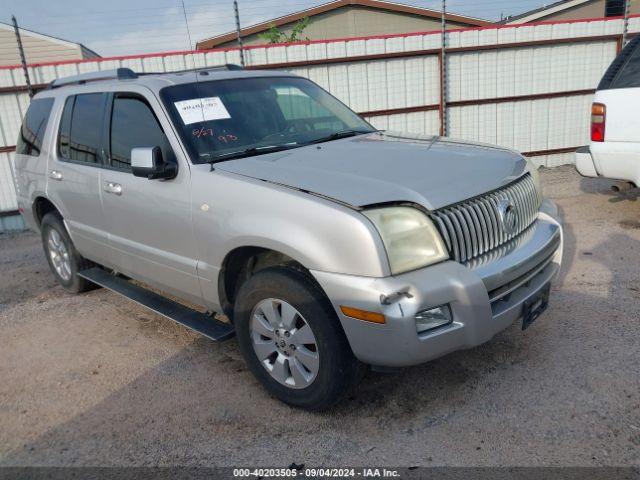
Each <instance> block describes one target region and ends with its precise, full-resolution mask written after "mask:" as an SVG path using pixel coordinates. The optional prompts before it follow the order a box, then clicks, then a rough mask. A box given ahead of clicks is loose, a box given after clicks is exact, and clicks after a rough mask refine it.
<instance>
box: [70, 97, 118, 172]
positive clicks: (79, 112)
mask: <svg viewBox="0 0 640 480" xmlns="http://www.w3.org/2000/svg"><path fill="white" fill-rule="evenodd" d="M105 98H106V95H105V94H103V93H87V94H82V95H76V96H73V97H69V98H67V100H66V102H65V105H64V110H63V112H62V119H61V121H60V131H59V133H58V153H59V155H60V156H61V157H62V158H64V159H67V160H72V161H75V162H83V163H91V164H99V163H101V162H102V155H101V151H102V125H103V123H102V122H103V118H104V104H105Z"/></svg>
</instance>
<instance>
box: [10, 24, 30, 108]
mask: <svg viewBox="0 0 640 480" xmlns="http://www.w3.org/2000/svg"><path fill="white" fill-rule="evenodd" d="M11 21H12V22H13V31H14V32H15V34H16V42H17V43H18V52H20V63H22V71H23V72H24V81H25V82H26V84H27V91H28V92H29V98H31V97H33V88H32V87H31V80H29V70H28V69H27V59H26V58H25V56H24V48H22V39H21V38H20V29H19V28H18V21H17V20H16V17H15V15H11Z"/></svg>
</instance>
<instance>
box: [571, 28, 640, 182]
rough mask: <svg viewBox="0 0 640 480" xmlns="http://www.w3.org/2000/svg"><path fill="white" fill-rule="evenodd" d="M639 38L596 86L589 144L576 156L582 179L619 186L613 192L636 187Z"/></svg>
mask: <svg viewBox="0 0 640 480" xmlns="http://www.w3.org/2000/svg"><path fill="white" fill-rule="evenodd" d="M638 112H640V37H635V38H634V39H633V40H632V41H631V42H629V43H628V44H627V46H626V47H625V48H624V50H623V51H622V52H621V53H620V55H618V56H617V57H616V59H615V60H614V61H613V63H612V64H611V66H610V67H609V68H608V69H607V71H606V73H605V74H604V77H602V80H601V81H600V84H599V85H598V89H597V91H596V95H595V98H594V101H593V105H592V107H591V143H590V144H589V146H588V147H583V148H581V149H579V150H578V151H577V153H576V168H577V170H578V172H579V173H580V174H581V175H583V176H585V177H605V178H611V179H615V180H619V181H620V182H618V183H616V184H615V185H614V189H619V190H622V189H627V188H629V187H633V186H640V116H639V115H638Z"/></svg>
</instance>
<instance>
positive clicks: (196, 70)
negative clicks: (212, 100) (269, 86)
mask: <svg viewBox="0 0 640 480" xmlns="http://www.w3.org/2000/svg"><path fill="white" fill-rule="evenodd" d="M212 70H230V71H233V70H244V67H241V66H240V65H236V64H234V63H225V64H224V65H214V66H212V67H197V68H187V69H186V70H170V71H168V72H140V73H138V75H139V76H142V75H145V76H146V75H172V74H176V73H199V74H200V75H207V72H210V71H212Z"/></svg>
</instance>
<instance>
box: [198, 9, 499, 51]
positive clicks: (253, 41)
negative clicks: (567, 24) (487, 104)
mask: <svg viewBox="0 0 640 480" xmlns="http://www.w3.org/2000/svg"><path fill="white" fill-rule="evenodd" d="M305 17H309V19H310V21H311V23H310V24H309V26H308V27H307V28H306V29H305V30H304V32H303V34H302V37H303V38H304V39H309V40H328V39H331V38H353V37H368V36H372V35H387V34H397V33H409V32H427V31H430V30H438V29H439V28H440V21H441V14H440V12H439V11H437V10H431V9H429V8H420V7H414V6H410V5H404V4H400V3H393V2H386V1H381V0H336V1H333V2H329V3H325V4H323V5H319V6H317V7H313V8H309V9H306V10H302V11H299V12H296V13H292V14H290V15H286V16H284V17H279V18H274V19H272V20H269V21H266V22H262V23H258V24H256V25H253V26H250V27H247V28H243V29H242V37H243V38H242V41H243V43H244V44H245V45H258V44H263V43H265V40H264V39H262V38H260V37H259V35H260V34H261V33H264V32H266V31H267V30H269V28H270V27H271V26H272V25H273V26H276V27H278V29H279V30H280V31H281V32H282V33H284V34H286V35H289V34H290V33H291V30H292V29H293V26H294V25H295V24H296V22H298V21H299V20H301V19H303V18H305ZM488 25H491V22H487V21H485V20H480V19H478V18H472V17H465V16H463V15H455V14H452V13H450V14H448V15H447V28H449V29H453V28H463V27H485V26H488ZM235 46H236V32H235V31H234V32H229V33H225V34H222V35H217V36H215V37H211V38H208V39H205V40H200V41H199V42H198V43H197V44H196V48H197V49H198V50H208V49H211V48H227V47H235Z"/></svg>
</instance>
